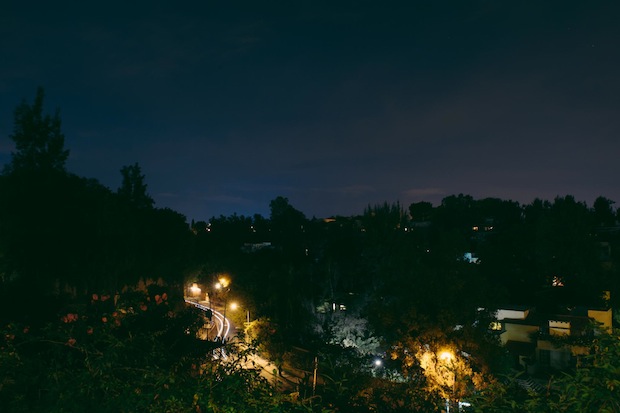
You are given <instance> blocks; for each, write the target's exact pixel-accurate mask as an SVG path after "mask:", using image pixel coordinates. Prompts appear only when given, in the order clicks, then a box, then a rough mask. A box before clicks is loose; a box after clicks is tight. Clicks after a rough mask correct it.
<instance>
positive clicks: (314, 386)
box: [312, 356, 319, 397]
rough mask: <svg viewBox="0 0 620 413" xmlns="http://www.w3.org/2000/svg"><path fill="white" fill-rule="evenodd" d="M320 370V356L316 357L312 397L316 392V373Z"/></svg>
mask: <svg viewBox="0 0 620 413" xmlns="http://www.w3.org/2000/svg"><path fill="white" fill-rule="evenodd" d="M318 369H319V356H314V373H313V378H312V397H314V393H315V392H316V372H317V370H318Z"/></svg>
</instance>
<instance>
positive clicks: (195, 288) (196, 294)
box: [189, 283, 202, 301]
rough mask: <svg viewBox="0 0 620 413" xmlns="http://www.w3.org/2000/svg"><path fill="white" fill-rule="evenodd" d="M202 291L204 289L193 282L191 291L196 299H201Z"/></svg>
mask: <svg viewBox="0 0 620 413" xmlns="http://www.w3.org/2000/svg"><path fill="white" fill-rule="evenodd" d="M201 292H202V289H201V288H200V287H198V284H196V283H192V285H191V287H189V293H190V295H191V296H192V297H194V298H195V299H196V301H199V300H200V293H201Z"/></svg>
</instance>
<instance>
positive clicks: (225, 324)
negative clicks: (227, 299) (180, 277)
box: [185, 299, 230, 341]
mask: <svg viewBox="0 0 620 413" xmlns="http://www.w3.org/2000/svg"><path fill="white" fill-rule="evenodd" d="M185 302H186V303H188V304H191V305H193V306H194V307H197V308H199V309H201V310H202V311H205V312H206V311H211V313H212V314H213V318H215V319H216V320H217V323H216V324H218V329H217V337H221V338H222V341H223V340H224V339H225V338H227V337H228V334H229V333H230V321H229V320H228V318H225V317H224V315H223V314H222V313H220V312H219V311H217V310H215V309H213V308H209V307H207V306H206V305H203V304H200V303H197V302H195V301H190V300H187V299H186V300H185Z"/></svg>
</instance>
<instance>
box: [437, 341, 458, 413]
mask: <svg viewBox="0 0 620 413" xmlns="http://www.w3.org/2000/svg"><path fill="white" fill-rule="evenodd" d="M438 358H439V360H441V361H442V364H443V365H444V367H445V368H446V369H448V370H449V371H450V373H451V374H450V376H451V377H449V378H448V381H447V383H446V384H447V385H448V386H450V381H452V386H451V387H452V399H453V402H454V401H455V399H456V369H455V366H454V364H453V363H454V361H456V356H455V355H454V353H453V352H452V351H449V350H443V351H442V352H440V353H439V354H438ZM446 396H448V395H447V394H446ZM455 407H456V408H458V405H455ZM446 413H450V399H449V398H448V397H446Z"/></svg>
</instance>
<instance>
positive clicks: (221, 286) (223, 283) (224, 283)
mask: <svg viewBox="0 0 620 413" xmlns="http://www.w3.org/2000/svg"><path fill="white" fill-rule="evenodd" d="M229 285H230V280H229V279H228V278H226V277H220V278H219V279H218V280H217V282H216V283H215V288H216V289H217V290H222V292H223V294H224V319H226V307H227V303H228V292H229V291H230V288H228V286H229Z"/></svg>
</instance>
